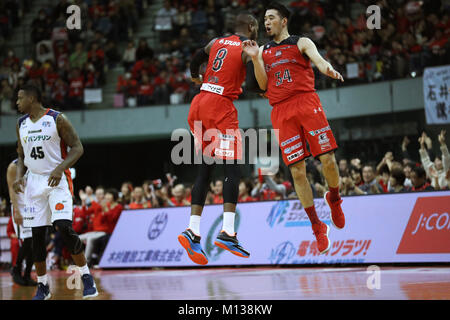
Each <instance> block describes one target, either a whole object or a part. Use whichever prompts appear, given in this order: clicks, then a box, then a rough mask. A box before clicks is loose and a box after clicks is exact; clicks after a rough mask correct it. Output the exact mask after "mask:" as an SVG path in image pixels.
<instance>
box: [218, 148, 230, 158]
mask: <svg viewBox="0 0 450 320" xmlns="http://www.w3.org/2000/svg"><path fill="white" fill-rule="evenodd" d="M214 154H215V155H216V156H221V157H234V151H233V150H224V149H215V150H214Z"/></svg>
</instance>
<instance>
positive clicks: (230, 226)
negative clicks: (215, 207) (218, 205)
mask: <svg viewBox="0 0 450 320" xmlns="http://www.w3.org/2000/svg"><path fill="white" fill-rule="evenodd" d="M235 215H236V213H234V212H224V213H223V225H222V230H224V231H225V232H226V233H228V234H229V235H230V236H234V217H235Z"/></svg>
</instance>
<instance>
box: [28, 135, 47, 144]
mask: <svg viewBox="0 0 450 320" xmlns="http://www.w3.org/2000/svg"><path fill="white" fill-rule="evenodd" d="M51 138H52V137H51V136H47V135H37V136H31V137H29V136H25V137H23V139H22V140H23V143H27V142H36V141H47V140H50V139H51Z"/></svg>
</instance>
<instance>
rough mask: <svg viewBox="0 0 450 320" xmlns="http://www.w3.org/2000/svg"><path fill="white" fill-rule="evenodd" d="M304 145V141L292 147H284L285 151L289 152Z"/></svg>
mask: <svg viewBox="0 0 450 320" xmlns="http://www.w3.org/2000/svg"><path fill="white" fill-rule="evenodd" d="M301 146H302V143H301V142H299V143H297V144H296V145H293V146H292V147H288V148H286V149H284V153H286V154H289V153H291V152H293V151H295V150H297V149H298V148H300V147H301Z"/></svg>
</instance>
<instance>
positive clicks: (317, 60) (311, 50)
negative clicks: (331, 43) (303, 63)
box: [297, 37, 344, 82]
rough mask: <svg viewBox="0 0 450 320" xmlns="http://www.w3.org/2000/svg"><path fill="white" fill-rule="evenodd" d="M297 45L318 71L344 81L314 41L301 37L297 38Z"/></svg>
mask: <svg viewBox="0 0 450 320" xmlns="http://www.w3.org/2000/svg"><path fill="white" fill-rule="evenodd" d="M297 46H298V49H299V50H300V52H302V53H304V54H306V55H307V56H308V57H309V58H310V59H311V61H312V63H314V65H315V66H316V67H317V69H319V71H320V72H322V73H323V74H324V75H327V76H329V77H331V78H333V79H336V80H341V81H342V82H344V78H343V77H342V76H341V74H340V73H339V72H337V71H336V70H334V68H333V67H332V66H331V64H330V63H329V62H328V61H326V60H325V59H324V58H323V57H322V56H321V55H320V53H319V51H317V47H316V45H315V44H314V42H312V41H311V40H310V39H308V38H305V37H302V38H300V39H299V40H298V42H297Z"/></svg>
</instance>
